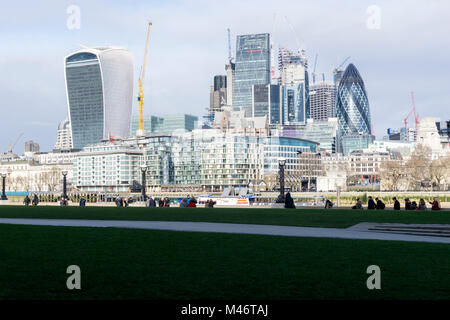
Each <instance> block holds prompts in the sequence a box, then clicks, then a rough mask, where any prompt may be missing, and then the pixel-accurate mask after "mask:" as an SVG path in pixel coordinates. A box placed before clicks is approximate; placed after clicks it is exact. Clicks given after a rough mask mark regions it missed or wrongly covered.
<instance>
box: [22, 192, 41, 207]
mask: <svg viewBox="0 0 450 320" xmlns="http://www.w3.org/2000/svg"><path fill="white" fill-rule="evenodd" d="M30 203H31V204H32V205H33V206H37V205H38V204H39V197H38V196H37V195H36V194H34V195H33V197H32V199H30V197H29V196H28V195H26V196H25V198H24V199H23V204H24V205H25V206H27V207H28V206H29V205H30Z"/></svg>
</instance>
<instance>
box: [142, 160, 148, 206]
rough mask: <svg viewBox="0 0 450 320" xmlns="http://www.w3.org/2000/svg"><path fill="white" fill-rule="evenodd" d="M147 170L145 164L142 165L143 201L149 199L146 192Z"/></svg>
mask: <svg viewBox="0 0 450 320" xmlns="http://www.w3.org/2000/svg"><path fill="white" fill-rule="evenodd" d="M146 171H147V167H146V166H145V165H142V166H141V172H142V188H141V192H142V201H146V200H147V195H146V194H145V185H146V182H145V172H146Z"/></svg>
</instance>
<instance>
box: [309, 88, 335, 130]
mask: <svg viewBox="0 0 450 320" xmlns="http://www.w3.org/2000/svg"><path fill="white" fill-rule="evenodd" d="M335 95H336V93H335V90H334V84H333V83H328V82H320V83H314V84H312V85H311V86H310V87H309V104H310V107H309V112H310V117H311V118H312V119H314V120H318V121H321V120H327V119H328V118H333V117H334V116H335V108H334V105H335Z"/></svg>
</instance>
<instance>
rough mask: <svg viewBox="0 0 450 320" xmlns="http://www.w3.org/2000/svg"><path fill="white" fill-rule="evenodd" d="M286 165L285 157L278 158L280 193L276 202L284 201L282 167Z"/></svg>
mask: <svg viewBox="0 0 450 320" xmlns="http://www.w3.org/2000/svg"><path fill="white" fill-rule="evenodd" d="M285 166H286V159H279V160H278V167H279V168H280V194H279V196H278V199H277V201H276V203H284V167H285Z"/></svg>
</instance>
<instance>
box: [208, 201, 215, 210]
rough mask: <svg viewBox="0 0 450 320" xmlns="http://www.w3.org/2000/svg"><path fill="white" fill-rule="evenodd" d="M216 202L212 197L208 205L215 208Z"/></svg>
mask: <svg viewBox="0 0 450 320" xmlns="http://www.w3.org/2000/svg"><path fill="white" fill-rule="evenodd" d="M215 204H216V202H215V201H213V200H212V199H211V200H209V206H208V208H214V205H215Z"/></svg>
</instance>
